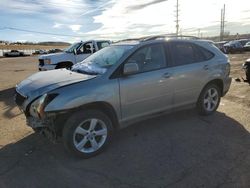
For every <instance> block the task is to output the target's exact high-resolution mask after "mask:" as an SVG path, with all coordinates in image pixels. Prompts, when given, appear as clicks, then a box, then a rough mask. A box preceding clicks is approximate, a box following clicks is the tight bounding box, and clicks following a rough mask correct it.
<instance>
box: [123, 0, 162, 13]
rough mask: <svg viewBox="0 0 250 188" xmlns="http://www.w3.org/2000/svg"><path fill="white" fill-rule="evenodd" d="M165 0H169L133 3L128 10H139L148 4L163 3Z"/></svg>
mask: <svg viewBox="0 0 250 188" xmlns="http://www.w3.org/2000/svg"><path fill="white" fill-rule="evenodd" d="M164 1H167V0H153V1H150V2H147V3H141V4H138V5H131V6H128V7H127V10H128V11H134V10H139V9H143V8H145V7H148V6H151V5H154V4H158V3H162V2H164Z"/></svg>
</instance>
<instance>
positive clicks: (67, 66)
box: [56, 63, 73, 69]
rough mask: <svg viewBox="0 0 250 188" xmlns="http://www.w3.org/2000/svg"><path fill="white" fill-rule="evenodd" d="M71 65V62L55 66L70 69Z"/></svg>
mask: <svg viewBox="0 0 250 188" xmlns="http://www.w3.org/2000/svg"><path fill="white" fill-rule="evenodd" d="M72 65H73V64H72V63H59V64H58V65H57V66H56V69H63V68H66V69H71V67H72Z"/></svg>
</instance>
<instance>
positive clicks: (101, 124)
mask: <svg viewBox="0 0 250 188" xmlns="http://www.w3.org/2000/svg"><path fill="white" fill-rule="evenodd" d="M112 133H113V125H112V121H111V120H110V118H109V117H108V116H107V115H106V114H104V113H103V112H101V111H97V110H86V111H80V112H76V113H75V114H73V115H72V116H71V117H70V118H69V120H68V121H67V122H66V125H65V127H64V129H63V143H64V146H65V147H66V149H67V150H68V151H70V152H71V153H73V154H75V155H77V156H80V157H83V158H89V157H92V156H94V155H97V154H98V153H100V152H101V151H103V150H104V149H105V147H106V146H107V145H108V143H109V142H110V140H111V136H112Z"/></svg>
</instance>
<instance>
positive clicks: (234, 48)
mask: <svg viewBox="0 0 250 188" xmlns="http://www.w3.org/2000/svg"><path fill="white" fill-rule="evenodd" d="M224 48H225V52H226V53H227V54H228V53H238V52H240V53H242V52H243V51H244V49H243V46H242V45H241V43H240V42H239V41H230V42H228V43H226V44H224Z"/></svg>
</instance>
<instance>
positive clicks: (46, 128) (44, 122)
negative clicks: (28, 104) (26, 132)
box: [26, 116, 58, 143]
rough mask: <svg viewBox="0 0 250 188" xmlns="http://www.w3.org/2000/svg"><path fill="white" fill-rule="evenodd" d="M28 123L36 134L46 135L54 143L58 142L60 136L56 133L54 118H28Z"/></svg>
mask: <svg viewBox="0 0 250 188" xmlns="http://www.w3.org/2000/svg"><path fill="white" fill-rule="evenodd" d="M26 123H27V125H28V126H29V127H31V128H32V129H33V130H34V131H35V132H37V133H40V134H42V135H44V136H45V137H47V138H48V139H49V140H50V141H52V142H54V143H55V142H57V141H58V134H57V133H56V128H55V118H54V117H47V118H44V119H38V118H36V117H32V116H28V117H26Z"/></svg>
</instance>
